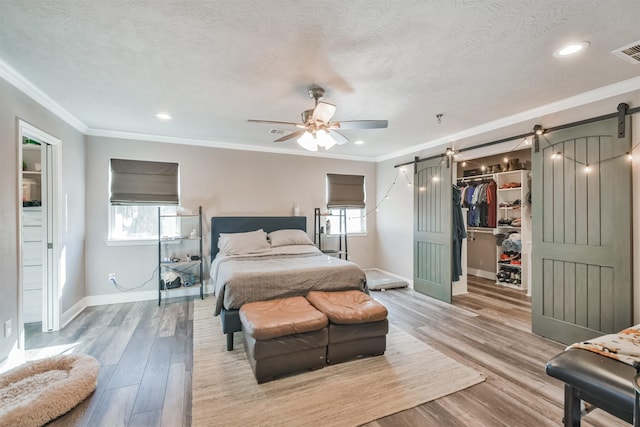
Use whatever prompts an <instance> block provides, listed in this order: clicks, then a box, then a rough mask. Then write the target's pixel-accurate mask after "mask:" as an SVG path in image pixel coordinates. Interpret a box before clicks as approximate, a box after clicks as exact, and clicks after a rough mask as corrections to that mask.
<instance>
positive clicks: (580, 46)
mask: <svg viewBox="0 0 640 427" xmlns="http://www.w3.org/2000/svg"><path fill="white" fill-rule="evenodd" d="M587 47H589V42H574V43H569V44H568V45H566V46H563V47H561V48H560V49H558V50H556V51H555V52H553V56H555V57H556V58H562V57H565V56H570V55H574V54H576V53H578V52H581V51H583V50H585V49H586V48H587Z"/></svg>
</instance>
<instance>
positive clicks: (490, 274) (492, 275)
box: [467, 267, 496, 280]
mask: <svg viewBox="0 0 640 427" xmlns="http://www.w3.org/2000/svg"><path fill="white" fill-rule="evenodd" d="M467 274H471V275H474V276H479V277H482V278H483V279H488V280H496V273H494V272H493V271H486V270H480V269H478V268H469V267H467Z"/></svg>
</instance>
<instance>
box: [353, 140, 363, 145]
mask: <svg viewBox="0 0 640 427" xmlns="http://www.w3.org/2000/svg"><path fill="white" fill-rule="evenodd" d="M354 144H356V145H362V144H364V141H363V140H361V139H359V140H357V141H355V142H354Z"/></svg>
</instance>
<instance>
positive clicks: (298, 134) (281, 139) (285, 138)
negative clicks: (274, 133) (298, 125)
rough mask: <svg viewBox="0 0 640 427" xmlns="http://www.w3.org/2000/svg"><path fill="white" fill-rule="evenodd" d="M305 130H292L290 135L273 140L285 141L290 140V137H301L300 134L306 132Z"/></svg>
mask: <svg viewBox="0 0 640 427" xmlns="http://www.w3.org/2000/svg"><path fill="white" fill-rule="evenodd" d="M305 132H306V131H304V130H298V131H295V132H291V133H290V134H289V135H285V136H283V137H282V138H278V139H276V140H275V141H273V142H284V141H288V140H290V139H293V138H297V137H299V136H302V134H303V133H305Z"/></svg>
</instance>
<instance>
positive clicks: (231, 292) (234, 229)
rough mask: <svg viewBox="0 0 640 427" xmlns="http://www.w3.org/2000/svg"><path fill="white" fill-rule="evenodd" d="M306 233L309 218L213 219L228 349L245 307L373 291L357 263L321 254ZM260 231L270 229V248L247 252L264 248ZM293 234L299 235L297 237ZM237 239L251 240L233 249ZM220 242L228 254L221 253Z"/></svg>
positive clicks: (216, 279)
mask: <svg viewBox="0 0 640 427" xmlns="http://www.w3.org/2000/svg"><path fill="white" fill-rule="evenodd" d="M306 229H307V218H306V217H212V218H211V270H210V276H211V279H210V283H211V284H212V285H213V287H214V292H215V295H216V305H215V308H214V313H213V314H214V315H216V316H217V315H220V316H221V320H222V332H223V333H224V334H226V336H227V350H233V334H234V332H238V331H241V330H242V327H241V323H240V317H239V312H238V310H239V308H240V306H241V305H242V304H244V303H247V302H253V301H261V300H268V299H275V298H284V297H289V296H295V295H306V294H307V293H308V292H309V291H310V290H323V291H339V290H351V289H357V290H361V291H364V292H368V290H367V285H366V275H365V273H364V271H363V270H362V269H361V268H360V267H359V266H358V265H357V264H354V263H352V262H349V261H345V260H341V259H338V258H334V257H330V256H327V255H325V254H323V253H322V252H320V251H319V250H318V249H317V248H316V247H315V246H314V245H313V242H311V241H310V240H309V239H308V236H306ZM258 230H263V231H264V235H265V239H266V234H269V237H270V238H271V239H270V243H267V245H268V247H262V246H260V247H259V248H258V249H255V250H246V248H247V247H252V248H253V246H251V245H252V244H258V245H260V244H262V242H261V241H260V239H261V237H259V236H257V235H255V234H254V233H258ZM291 230H299V231H297V233H298V234H297V235H296V234H295V233H296V232H295V231H291ZM300 231H302V232H303V233H300ZM238 233H242V234H238ZM258 234H259V233H258ZM292 235H296V236H302V238H301V239H297V238H292V237H291V236H292ZM283 236H284V238H283ZM221 237H222V240H220V239H221ZM235 237H238V238H240V237H242V239H244V238H245V237H247V242H249V243H246V242H245V241H244V240H243V245H244V246H243V247H242V249H238V245H236V246H235V247H234V249H232V250H230V249H229V245H228V243H229V239H231V238H235ZM276 237H277V238H276ZM304 239H306V241H301V240H304ZM256 240H257V243H256ZM276 242H277V243H278V244H277V245H276ZM245 243H246V244H245ZM289 243H293V244H289ZM219 244H220V245H221V246H222V247H223V251H219ZM247 245H248V246H247ZM271 245H273V246H274V247H271ZM231 246H233V244H232V245H231ZM245 252H246V253H245Z"/></svg>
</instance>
